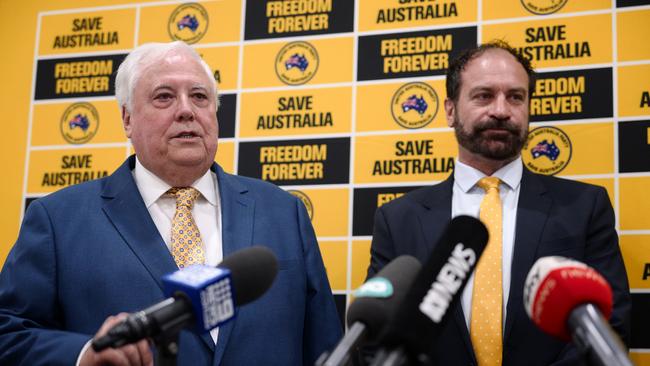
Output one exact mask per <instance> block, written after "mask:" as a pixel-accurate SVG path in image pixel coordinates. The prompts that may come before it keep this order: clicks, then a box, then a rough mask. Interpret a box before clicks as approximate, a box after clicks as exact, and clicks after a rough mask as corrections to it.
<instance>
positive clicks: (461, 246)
mask: <svg viewBox="0 0 650 366" xmlns="http://www.w3.org/2000/svg"><path fill="white" fill-rule="evenodd" d="M487 242H488V231H487V228H486V227H485V225H483V223H482V222H481V221H480V220H478V219H476V218H474V217H470V216H457V217H454V218H453V219H452V220H451V222H450V223H449V225H448V226H447V228H446V229H445V231H444V232H443V234H442V237H441V238H440V240H439V241H438V243H437V244H436V245H435V246H434V247H433V251H432V252H431V255H430V256H429V258H428V259H427V261H426V262H425V263H424V265H423V266H422V270H421V271H420V273H419V274H418V276H417V278H416V279H415V281H414V282H413V285H412V286H411V288H410V289H409V292H408V296H406V297H405V299H404V301H403V302H402V304H401V305H400V306H399V308H398V310H397V313H396V315H395V317H394V318H393V320H392V321H391V322H389V323H388V324H387V326H386V329H385V331H384V334H383V336H382V341H381V342H382V346H383V349H380V351H379V352H378V353H377V355H376V356H375V360H374V361H373V365H403V364H407V363H408V364H412V365H426V364H430V359H431V352H432V349H433V345H434V343H435V340H436V339H437V338H438V336H439V335H440V333H441V332H442V330H443V329H444V327H445V325H446V323H447V321H448V320H449V318H450V317H451V309H453V308H454V307H455V306H456V304H457V303H458V302H459V301H460V297H461V294H462V292H463V289H464V288H465V285H466V284H467V281H469V278H470V276H471V274H472V273H473V271H474V268H475V267H476V264H477V263H478V260H479V258H480V257H481V255H482V254H483V251H484V250H485V247H486V246H487Z"/></svg>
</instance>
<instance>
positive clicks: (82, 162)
mask: <svg viewBox="0 0 650 366" xmlns="http://www.w3.org/2000/svg"><path fill="white" fill-rule="evenodd" d="M125 158H126V149H125V148H119V147H118V148H102V149H88V148H86V149H71V150H50V151H32V152H31V153H30V157H29V173H28V177H27V193H28V194H39V193H50V192H54V191H57V190H59V189H61V188H63V187H67V186H71V185H73V184H78V183H82V182H85V181H89V180H93V179H98V178H103V177H105V176H107V175H109V174H111V173H112V172H113V171H115V169H117V167H118V166H120V165H121V164H122V163H123V162H124V159H125Z"/></svg>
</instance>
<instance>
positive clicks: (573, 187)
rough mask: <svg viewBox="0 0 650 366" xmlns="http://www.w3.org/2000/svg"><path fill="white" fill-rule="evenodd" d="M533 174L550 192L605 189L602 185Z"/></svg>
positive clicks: (571, 192) (593, 191) (568, 192)
mask: <svg viewBox="0 0 650 366" xmlns="http://www.w3.org/2000/svg"><path fill="white" fill-rule="evenodd" d="M535 176H536V177H538V178H539V179H540V181H541V182H542V183H543V184H544V185H545V186H546V187H547V188H548V189H549V190H550V191H552V192H566V193H567V194H575V193H580V192H592V193H595V192H598V191H603V190H605V188H604V187H602V186H599V185H595V184H591V183H585V182H580V181H577V180H571V179H566V178H561V177H556V176H550V175H541V174H535Z"/></svg>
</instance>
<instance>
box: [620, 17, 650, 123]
mask: <svg viewBox="0 0 650 366" xmlns="http://www.w3.org/2000/svg"><path fill="white" fill-rule="evenodd" d="M648 15H649V16H650V13H648ZM648 19H650V18H648ZM637 48H643V47H637ZM649 57H650V56H649ZM617 70H618V114H619V116H621V117H629V116H639V115H648V114H650V65H634V66H619V67H618V68H617Z"/></svg>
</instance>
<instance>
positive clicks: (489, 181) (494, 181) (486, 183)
mask: <svg viewBox="0 0 650 366" xmlns="http://www.w3.org/2000/svg"><path fill="white" fill-rule="evenodd" d="M499 183H501V179H499V178H497V177H484V178H481V180H479V181H478V186H479V187H481V188H483V189H484V190H485V192H487V191H489V190H490V189H496V190H497V191H498V190H499Z"/></svg>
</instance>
